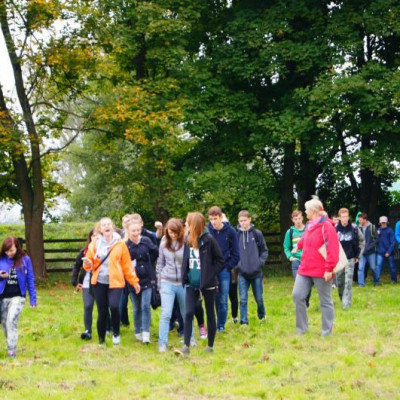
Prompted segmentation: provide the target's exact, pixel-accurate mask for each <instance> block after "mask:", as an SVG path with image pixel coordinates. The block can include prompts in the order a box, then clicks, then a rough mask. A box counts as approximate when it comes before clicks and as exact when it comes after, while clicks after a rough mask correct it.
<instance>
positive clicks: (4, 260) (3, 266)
mask: <svg viewBox="0 0 400 400" xmlns="http://www.w3.org/2000/svg"><path fill="white" fill-rule="evenodd" d="M22 260H23V261H22V268H21V269H18V268H17V276H18V284H19V288H20V290H21V295H22V296H26V288H28V292H29V299H30V304H31V306H36V288H35V275H34V273H33V268H32V262H31V259H30V258H29V257H28V256H23V257H22ZM12 264H13V260H11V259H10V258H8V257H1V258H0V271H5V272H7V273H8V272H9V271H10V269H11V267H12ZM6 280H7V278H1V277H0V295H2V294H3V292H4V289H5V287H6Z"/></svg>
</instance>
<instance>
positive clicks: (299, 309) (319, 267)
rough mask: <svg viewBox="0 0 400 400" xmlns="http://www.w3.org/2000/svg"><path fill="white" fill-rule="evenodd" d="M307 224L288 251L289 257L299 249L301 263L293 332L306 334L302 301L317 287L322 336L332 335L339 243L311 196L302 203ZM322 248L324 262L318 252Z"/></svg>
mask: <svg viewBox="0 0 400 400" xmlns="http://www.w3.org/2000/svg"><path fill="white" fill-rule="evenodd" d="M305 209H306V216H307V218H308V220H309V221H308V223H307V225H306V230H305V232H304V235H303V237H302V238H301V239H300V241H299V242H298V243H297V246H295V247H294V249H293V250H292V252H293V254H294V253H296V252H297V251H298V250H299V249H303V254H302V257H301V263H300V266H299V269H298V271H297V275H296V280H295V283H294V288H293V301H294V304H295V307H296V332H297V334H298V335H302V334H304V333H306V332H307V331H308V315H307V304H306V298H307V296H308V293H309V292H310V289H311V286H312V284H314V286H315V287H316V288H317V291H318V297H319V302H320V306H321V314H322V318H321V320H322V323H321V325H322V329H321V331H322V336H323V337H325V336H328V335H332V328H333V320H334V306H333V300H332V284H331V279H332V277H333V269H334V268H335V266H336V264H337V263H338V261H339V240H338V237H337V233H336V230H335V228H334V226H333V222H332V221H331V220H329V219H328V216H327V214H326V212H325V211H324V208H323V205H322V202H321V201H320V200H319V199H318V198H317V197H314V198H313V199H311V200H309V201H307V202H306V203H305ZM323 245H325V246H326V253H327V255H326V259H325V258H324V257H323V256H322V255H321V253H320V252H319V249H320V248H321V246H323Z"/></svg>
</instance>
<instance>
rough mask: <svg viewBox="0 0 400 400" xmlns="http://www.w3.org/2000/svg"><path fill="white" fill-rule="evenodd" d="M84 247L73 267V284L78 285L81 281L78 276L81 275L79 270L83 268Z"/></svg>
mask: <svg viewBox="0 0 400 400" xmlns="http://www.w3.org/2000/svg"><path fill="white" fill-rule="evenodd" d="M83 253H84V249H82V250H81V251H80V252H79V254H78V255H77V257H76V259H75V263H74V267H73V268H72V274H71V284H72V286H76V285H77V284H78V283H79V280H78V277H79V272H80V270H81V269H82V265H83V261H82V257H83Z"/></svg>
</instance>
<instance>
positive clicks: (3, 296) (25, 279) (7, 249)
mask: <svg viewBox="0 0 400 400" xmlns="http://www.w3.org/2000/svg"><path fill="white" fill-rule="evenodd" d="M27 291H28V292H29V298H30V304H31V307H32V308H35V307H36V288H35V276H34V273H33V267H32V262H31V259H30V258H29V257H28V256H27V255H26V254H25V252H24V251H23V250H22V247H21V244H20V242H19V240H18V239H17V238H15V237H13V236H10V237H8V238H6V239H5V240H4V243H3V245H2V247H1V250H0V309H1V325H2V327H3V331H4V335H5V337H6V340H7V357H8V358H15V357H16V351H17V341H18V331H17V324H18V321H19V317H20V315H21V312H22V309H23V308H24V304H25V297H26V292H27Z"/></svg>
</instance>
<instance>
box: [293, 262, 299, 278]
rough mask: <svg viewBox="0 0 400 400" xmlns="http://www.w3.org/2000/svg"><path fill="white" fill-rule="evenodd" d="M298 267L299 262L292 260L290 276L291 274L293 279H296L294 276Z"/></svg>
mask: <svg viewBox="0 0 400 400" xmlns="http://www.w3.org/2000/svg"><path fill="white" fill-rule="evenodd" d="M299 267H300V260H297V259H296V260H294V261H292V274H293V278H294V279H296V275H297V271H298V269H299Z"/></svg>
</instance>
